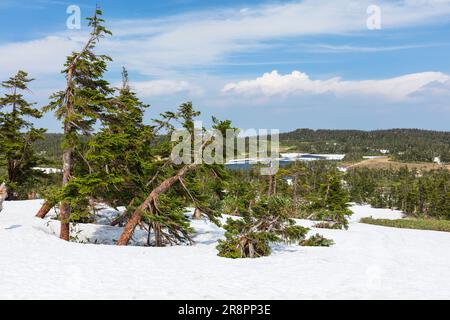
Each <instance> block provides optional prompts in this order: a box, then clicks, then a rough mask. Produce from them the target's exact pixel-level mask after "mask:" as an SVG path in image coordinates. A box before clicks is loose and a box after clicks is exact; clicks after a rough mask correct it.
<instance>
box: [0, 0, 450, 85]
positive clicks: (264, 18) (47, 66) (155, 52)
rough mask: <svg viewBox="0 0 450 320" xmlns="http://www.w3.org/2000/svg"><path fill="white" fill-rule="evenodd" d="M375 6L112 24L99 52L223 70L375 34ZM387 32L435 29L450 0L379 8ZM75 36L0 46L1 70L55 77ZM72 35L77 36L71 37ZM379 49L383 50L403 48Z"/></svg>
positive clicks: (299, 7)
mask: <svg viewBox="0 0 450 320" xmlns="http://www.w3.org/2000/svg"><path fill="white" fill-rule="evenodd" d="M372 2H373V1H372V0H335V1H328V0H305V1H301V2H289V3H285V4H271V5H260V6H252V7H247V8H245V9H244V10H243V9H242V8H236V9H227V10H215V11H198V12H191V13H188V14H182V15H175V16H169V17H164V19H139V20H120V21H118V20H116V21H108V25H109V26H110V28H111V29H112V31H113V32H114V34H115V36H114V37H113V38H109V39H105V40H104V41H102V44H101V50H103V51H106V52H107V53H108V54H110V55H111V56H113V57H114V59H115V61H116V64H117V65H118V66H120V65H127V67H128V68H129V69H131V70H137V71H139V72H140V73H142V74H148V75H153V76H154V75H165V76H166V75H167V73H168V72H173V71H175V72H178V73H179V72H180V69H183V68H192V67H196V66H207V65H210V64H214V63H217V62H221V63H223V62H224V61H225V60H226V57H227V56H228V55H230V54H234V53H240V52H245V51H255V50H261V49H264V48H265V47H267V46H270V45H271V44H270V41H271V40H278V39H285V38H288V37H299V36H306V35H307V36H310V35H322V34H350V33H354V32H358V33H359V32H369V31H368V30H367V29H366V19H367V13H366V9H367V6H368V5H369V4H371V3H372ZM377 3H378V5H379V6H380V7H381V9H382V28H383V29H388V28H403V27H413V26H416V25H420V24H434V23H439V22H440V21H443V18H445V17H448V16H450V0H414V1H413V0H403V1H395V2H394V1H387V0H386V1H378V2H377ZM67 34H69V33H63V34H56V35H54V36H51V37H46V38H43V39H39V40H34V41H26V42H22V43H12V44H6V45H5V44H4V45H0V55H1V57H2V59H1V61H0V70H2V71H3V72H10V71H11V70H12V69H17V68H19V67H20V68H26V69H28V70H29V71H30V72H34V71H36V72H39V73H50V72H54V71H56V70H58V71H59V70H60V69H61V65H62V63H63V62H64V56H65V55H66V54H67V53H68V52H70V51H71V50H74V49H77V48H78V47H79V44H78V42H77V40H76V39H71V38H68V37H67ZM70 35H73V33H70ZM402 48H406V47H402V46H398V47H393V48H387V49H386V48H381V49H379V50H381V51H383V50H391V49H402ZM319 49H322V50H334V51H344V52H347V51H366V52H373V51H376V49H372V48H362V49H361V48H359V49H358V48H356V49H355V48H354V47H341V48H335V47H330V46H328V47H326V46H325V47H322V48H319Z"/></svg>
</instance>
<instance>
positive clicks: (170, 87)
mask: <svg viewBox="0 0 450 320" xmlns="http://www.w3.org/2000/svg"><path fill="white" fill-rule="evenodd" d="M131 86H132V87H133V89H135V90H136V92H137V93H138V94H139V96H141V97H144V98H149V97H160V96H169V95H173V94H177V93H187V94H189V95H191V96H198V95H201V94H202V93H203V92H202V89H201V88H200V87H198V86H197V85H194V84H191V83H189V82H187V81H182V80H180V81H176V80H152V81H143V82H133V83H132V84H131Z"/></svg>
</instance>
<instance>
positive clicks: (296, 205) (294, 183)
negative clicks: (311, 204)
mask: <svg viewBox="0 0 450 320" xmlns="http://www.w3.org/2000/svg"><path fill="white" fill-rule="evenodd" d="M297 183H298V177H297V175H295V176H294V179H293V186H292V187H293V188H292V189H293V190H292V202H293V204H294V209H295V210H297V209H298V195H297Z"/></svg>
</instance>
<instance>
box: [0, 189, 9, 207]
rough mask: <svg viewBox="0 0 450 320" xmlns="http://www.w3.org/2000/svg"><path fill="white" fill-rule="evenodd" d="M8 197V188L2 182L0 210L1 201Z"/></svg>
mask: <svg viewBox="0 0 450 320" xmlns="http://www.w3.org/2000/svg"><path fill="white" fill-rule="evenodd" d="M7 197H8V190H7V188H6V185H5V184H4V183H2V185H1V186H0V211H2V209H3V201H5V199H6V198H7Z"/></svg>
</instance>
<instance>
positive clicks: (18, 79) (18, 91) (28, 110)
mask: <svg viewBox="0 0 450 320" xmlns="http://www.w3.org/2000/svg"><path fill="white" fill-rule="evenodd" d="M31 81H33V79H31V78H29V77H28V74H27V73H26V72H25V71H19V72H17V74H16V75H14V76H12V77H10V78H9V79H8V80H6V81H3V82H2V84H1V86H2V87H3V88H4V89H5V90H7V93H6V94H5V95H4V96H3V97H0V110H1V111H0V161H1V162H2V163H4V164H5V165H6V168H7V174H8V176H7V179H6V180H7V183H6V187H7V189H8V195H9V196H8V198H9V199H10V200H14V199H18V198H24V197H25V196H26V194H27V192H28V191H30V190H27V188H26V186H27V184H30V183H32V182H33V181H34V180H33V179H34V178H36V176H37V175H39V172H37V171H36V170H33V167H34V166H36V165H37V164H38V162H39V158H38V157H37V156H36V154H35V152H34V150H33V143H34V142H35V141H37V140H40V139H43V133H44V132H45V129H36V128H35V127H34V126H33V123H32V121H33V120H32V119H39V118H41V117H42V112H41V111H40V110H38V109H37V108H35V107H34V105H35V104H34V103H30V102H28V101H26V100H25V97H24V92H26V91H29V89H28V84H29V83H30V82H31Z"/></svg>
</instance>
